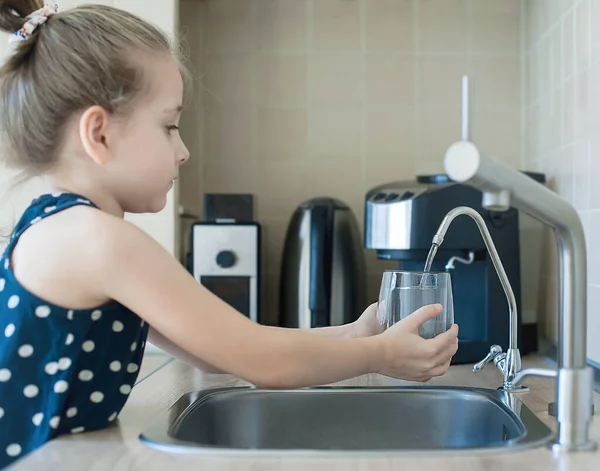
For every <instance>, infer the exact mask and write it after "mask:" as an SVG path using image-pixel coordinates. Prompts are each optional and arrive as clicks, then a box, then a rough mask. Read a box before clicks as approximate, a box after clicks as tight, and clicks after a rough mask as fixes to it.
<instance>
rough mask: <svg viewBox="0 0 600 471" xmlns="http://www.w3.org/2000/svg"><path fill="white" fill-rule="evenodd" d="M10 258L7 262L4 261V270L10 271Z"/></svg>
mask: <svg viewBox="0 0 600 471" xmlns="http://www.w3.org/2000/svg"><path fill="white" fill-rule="evenodd" d="M8 265H9V264H8V258H7V259H6V260H4V269H5V270H8Z"/></svg>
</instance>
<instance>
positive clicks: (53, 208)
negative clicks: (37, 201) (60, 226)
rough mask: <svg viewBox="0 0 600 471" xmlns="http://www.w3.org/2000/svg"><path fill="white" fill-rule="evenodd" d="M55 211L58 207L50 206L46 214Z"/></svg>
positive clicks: (45, 210) (45, 209)
mask: <svg viewBox="0 0 600 471" xmlns="http://www.w3.org/2000/svg"><path fill="white" fill-rule="evenodd" d="M55 209H56V206H48V207H47V208H44V212H45V213H51V212H52V211H54V210H55Z"/></svg>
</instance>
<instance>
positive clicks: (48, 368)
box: [44, 361, 58, 375]
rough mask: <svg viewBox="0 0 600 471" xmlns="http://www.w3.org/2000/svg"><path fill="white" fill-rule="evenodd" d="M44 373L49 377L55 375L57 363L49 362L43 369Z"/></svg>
mask: <svg viewBox="0 0 600 471" xmlns="http://www.w3.org/2000/svg"><path fill="white" fill-rule="evenodd" d="M44 371H45V372H46V373H48V374H49V375H55V374H56V372H57V371H58V363H57V362H55V361H51V362H49V363H48V364H46V366H45V367H44Z"/></svg>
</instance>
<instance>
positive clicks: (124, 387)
mask: <svg viewBox="0 0 600 471" xmlns="http://www.w3.org/2000/svg"><path fill="white" fill-rule="evenodd" d="M76 205H88V206H90V207H93V208H96V209H98V207H97V206H96V205H95V204H93V203H92V202H91V201H89V200H88V199H86V198H84V197H82V196H80V195H77V194H73V193H62V194H55V195H42V196H40V197H39V198H36V199H34V200H33V201H32V203H31V205H30V206H29V207H28V208H27V210H26V211H25V212H24V213H23V216H22V217H21V219H20V220H19V222H18V224H17V226H16V228H15V230H14V232H13V235H12V237H11V239H10V241H9V243H8V245H7V247H6V250H5V252H4V254H3V255H2V257H1V258H0V469H1V468H4V467H6V466H8V465H9V464H11V463H13V462H14V461H16V460H18V459H20V458H22V457H24V456H25V455H26V454H27V453H29V452H31V451H33V450H35V449H36V448H38V447H40V446H41V445H43V444H44V443H45V442H47V441H48V440H51V439H53V438H55V437H57V436H59V435H62V434H68V433H80V432H84V431H90V430H97V429H101V428H104V427H107V426H108V425H110V424H111V422H113V421H114V420H115V419H116V418H117V415H118V414H119V412H120V411H121V409H122V407H123V406H124V405H125V402H126V400H127V398H128V396H129V393H130V391H131V388H132V387H133V385H134V383H135V381H136V379H137V376H138V372H139V367H140V364H141V361H142V356H143V352H144V347H145V343H146V338H147V335H148V324H146V323H145V322H144V321H143V320H141V319H140V318H139V317H138V316H137V315H136V314H135V313H133V312H132V311H130V310H129V309H127V308H126V307H124V306H123V305H121V304H119V303H117V302H115V301H111V302H108V303H106V304H104V305H102V306H98V307H96V308H93V309H79V310H73V309H69V308H67V307H62V306H57V305H54V304H51V303H49V302H47V301H45V300H43V299H41V298H39V297H37V296H35V295H34V294H32V293H30V292H29V291H27V290H26V289H25V288H24V287H23V286H22V285H21V284H20V283H19V282H18V281H17V280H16V278H15V276H14V274H13V271H12V270H11V266H10V254H11V251H12V248H13V247H14V246H15V243H16V242H17V240H18V239H19V237H20V236H21V234H22V233H23V232H24V231H25V230H27V228H28V227H30V226H31V225H32V224H35V223H36V222H38V221H40V220H41V219H43V218H46V217H51V216H52V215H53V214H56V213H58V212H60V211H63V210H65V209H67V208H71V207H73V206H76ZM98 210H99V209H98ZM90 243H93V241H90Z"/></svg>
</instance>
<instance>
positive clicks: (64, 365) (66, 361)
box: [58, 357, 72, 371]
mask: <svg viewBox="0 0 600 471" xmlns="http://www.w3.org/2000/svg"><path fill="white" fill-rule="evenodd" d="M71 363H72V362H71V359H70V358H67V357H63V358H61V359H60V360H58V369H59V370H62V371H65V370H66V369H68V368H69V366H71Z"/></svg>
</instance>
